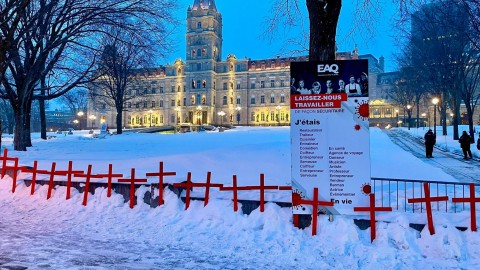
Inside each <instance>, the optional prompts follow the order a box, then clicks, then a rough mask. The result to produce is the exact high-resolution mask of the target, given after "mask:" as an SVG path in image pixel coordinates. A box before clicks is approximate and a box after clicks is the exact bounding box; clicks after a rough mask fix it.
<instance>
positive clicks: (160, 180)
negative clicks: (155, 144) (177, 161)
mask: <svg viewBox="0 0 480 270" xmlns="http://www.w3.org/2000/svg"><path fill="white" fill-rule="evenodd" d="M159 167H160V168H159V171H158V172H156V173H147V174H146V176H158V193H159V194H158V205H162V204H163V203H164V201H163V180H164V179H163V177H164V176H173V175H177V173H176V172H165V171H164V170H163V162H160V165H159Z"/></svg>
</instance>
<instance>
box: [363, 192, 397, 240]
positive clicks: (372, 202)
mask: <svg viewBox="0 0 480 270" xmlns="http://www.w3.org/2000/svg"><path fill="white" fill-rule="evenodd" d="M353 211H355V212H370V241H371V242H373V240H375V237H376V235H377V231H376V227H375V222H376V219H375V213H376V212H379V211H386V212H391V211H392V207H375V194H373V193H370V206H369V207H354V208H353Z"/></svg>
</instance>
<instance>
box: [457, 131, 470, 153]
mask: <svg viewBox="0 0 480 270" xmlns="http://www.w3.org/2000/svg"><path fill="white" fill-rule="evenodd" d="M458 142H459V143H460V147H462V151H463V159H468V157H470V158H472V151H470V144H471V143H472V142H471V138H470V135H468V134H467V132H466V131H463V133H462V136H460V138H459V139H458Z"/></svg>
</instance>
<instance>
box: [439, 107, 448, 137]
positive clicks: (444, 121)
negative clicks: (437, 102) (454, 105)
mask: <svg viewBox="0 0 480 270" xmlns="http://www.w3.org/2000/svg"><path fill="white" fill-rule="evenodd" d="M446 105H447V104H446V103H443V106H442V111H441V113H440V117H441V118H440V121H441V122H442V135H447V106H446Z"/></svg>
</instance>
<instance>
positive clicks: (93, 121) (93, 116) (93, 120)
mask: <svg viewBox="0 0 480 270" xmlns="http://www.w3.org/2000/svg"><path fill="white" fill-rule="evenodd" d="M88 118H90V120H92V129H93V124H94V123H95V119H97V117H96V116H95V115H93V114H92V115H90V116H89V117H88Z"/></svg>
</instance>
